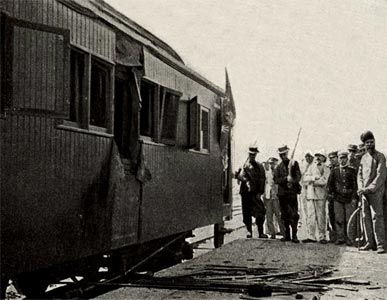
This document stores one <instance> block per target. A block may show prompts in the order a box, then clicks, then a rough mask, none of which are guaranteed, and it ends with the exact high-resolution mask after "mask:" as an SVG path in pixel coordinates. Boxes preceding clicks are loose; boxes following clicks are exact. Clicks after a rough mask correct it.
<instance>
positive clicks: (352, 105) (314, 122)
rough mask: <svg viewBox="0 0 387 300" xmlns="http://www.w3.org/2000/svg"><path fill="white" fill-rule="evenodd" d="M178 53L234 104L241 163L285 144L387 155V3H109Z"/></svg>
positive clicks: (312, 0) (158, 0)
mask: <svg viewBox="0 0 387 300" xmlns="http://www.w3.org/2000/svg"><path fill="white" fill-rule="evenodd" d="M105 1H106V2H108V3H109V4H111V5H112V6H114V7H115V8H116V9H118V10H119V11H120V12H121V13H123V14H125V15H127V16H128V17H129V18H131V19H132V20H133V21H135V22H137V23H138V24H140V25H141V26H143V27H144V28H146V29H148V30H149V31H151V32H152V33H153V34H155V35H157V36H158V37H159V38H161V39H162V40H164V41H165V42H167V43H168V44H169V45H170V46H172V47H173V48H174V49H175V50H176V51H177V52H178V53H179V55H180V56H181V57H182V58H183V60H184V61H185V63H186V64H187V65H188V66H190V67H191V68H193V69H194V70H195V71H197V72H198V73H200V74H202V75H203V76H204V77H206V78H207V79H209V80H211V81H212V82H214V83H216V84H218V85H219V86H221V87H224V68H225V67H227V69H228V72H229V77H230V81H231V86H232V90H233V94H234V99H235V103H236V110H237V119H236V125H235V128H234V137H235V147H236V153H235V163H236V164H237V165H238V164H241V163H243V161H244V159H245V157H246V149H247V147H248V146H249V144H251V143H253V142H255V141H257V146H258V148H259V149H260V151H261V153H260V154H259V156H258V160H265V159H267V158H268V157H269V156H277V154H276V150H277V148H278V146H280V145H281V144H287V145H288V146H289V147H290V148H293V146H294V143H295V139H296V135H297V132H298V129H299V128H300V127H302V134H301V138H300V143H299V148H297V153H296V157H300V156H302V152H303V151H305V150H306V149H310V150H312V151H315V150H320V149H321V148H324V149H326V151H327V152H329V151H331V150H334V149H336V150H337V149H343V148H346V147H347V145H348V144H350V143H355V144H359V143H360V139H359V136H360V134H361V133H362V132H363V131H364V130H366V129H370V130H371V131H373V132H374V134H375V137H376V146H377V148H378V149H379V150H381V151H383V152H385V153H387V26H386V25H387V23H386V20H387V2H386V1H385V0H340V1H337V0H324V1H321V0H287V1H285V0H244V1H242V0H141V1H138V0H105Z"/></svg>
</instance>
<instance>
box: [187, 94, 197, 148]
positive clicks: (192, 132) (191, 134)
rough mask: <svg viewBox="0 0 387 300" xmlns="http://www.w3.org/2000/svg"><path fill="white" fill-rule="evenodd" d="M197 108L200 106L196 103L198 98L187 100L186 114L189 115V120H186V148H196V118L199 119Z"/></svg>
mask: <svg viewBox="0 0 387 300" xmlns="http://www.w3.org/2000/svg"><path fill="white" fill-rule="evenodd" d="M199 109H200V106H199V104H198V98H197V97H194V98H193V99H191V100H190V101H189V102H188V116H189V122H188V148H194V149H196V150H198V148H199V143H198V139H199V138H198V137H199V132H198V129H199V128H198V119H199V117H198V116H199Z"/></svg>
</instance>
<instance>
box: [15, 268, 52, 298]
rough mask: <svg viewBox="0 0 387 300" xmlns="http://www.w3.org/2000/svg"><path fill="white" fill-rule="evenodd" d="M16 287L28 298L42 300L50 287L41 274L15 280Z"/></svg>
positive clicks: (19, 277)
mask: <svg viewBox="0 0 387 300" xmlns="http://www.w3.org/2000/svg"><path fill="white" fill-rule="evenodd" d="M14 285H15V287H16V289H17V291H18V292H19V293H21V294H23V295H24V296H26V297H27V298H30V299H41V298H43V297H42V296H43V295H44V293H45V291H46V289H47V287H48V281H47V280H46V279H45V278H44V277H42V276H40V275H39V274H23V275H20V276H18V277H17V278H15V280H14Z"/></svg>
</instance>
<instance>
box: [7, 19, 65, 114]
mask: <svg viewBox="0 0 387 300" xmlns="http://www.w3.org/2000/svg"><path fill="white" fill-rule="evenodd" d="M63 43H64V41H63V36H62V35H58V34H54V33H49V32H44V31H38V30H34V29H30V28H24V27H18V26H15V27H14V40H13V49H14V57H13V62H12V69H13V80H12V81H13V99H12V106H13V108H16V109H17V108H26V109H40V110H47V111H57V112H63V111H64V110H65V109H66V107H67V105H65V103H64V102H66V101H68V100H65V98H67V97H66V94H67V93H66V91H65V84H64V81H63V78H64V70H65V69H64V68H65V66H64V55H65V54H64V44H63ZM23 62H24V63H23Z"/></svg>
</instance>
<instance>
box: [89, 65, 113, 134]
mask: <svg viewBox="0 0 387 300" xmlns="http://www.w3.org/2000/svg"><path fill="white" fill-rule="evenodd" d="M109 85H110V74H109V70H108V68H107V67H105V66H104V65H103V64H102V63H100V62H97V61H96V60H94V59H92V60H91V78H90V125H94V126H98V127H103V128H105V127H107V105H108V102H109V101H108V96H109V94H108V92H109Z"/></svg>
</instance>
